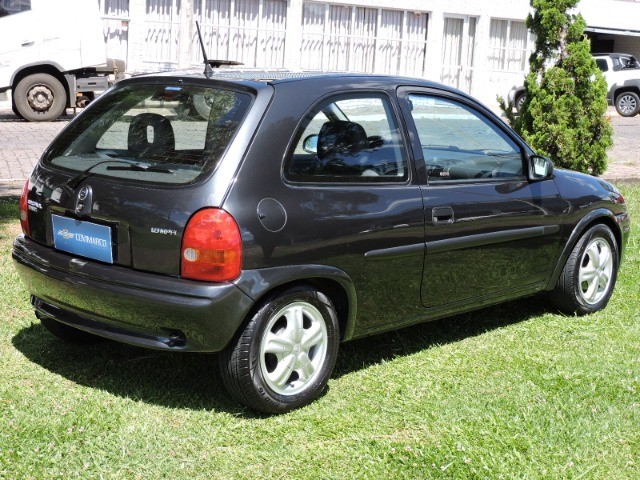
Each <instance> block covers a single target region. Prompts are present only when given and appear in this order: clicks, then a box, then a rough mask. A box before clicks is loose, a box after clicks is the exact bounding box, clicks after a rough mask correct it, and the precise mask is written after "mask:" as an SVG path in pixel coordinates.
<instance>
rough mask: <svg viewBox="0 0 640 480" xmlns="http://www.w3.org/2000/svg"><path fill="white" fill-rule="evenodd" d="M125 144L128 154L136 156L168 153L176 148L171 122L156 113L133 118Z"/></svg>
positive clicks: (142, 114)
mask: <svg viewBox="0 0 640 480" xmlns="http://www.w3.org/2000/svg"><path fill="white" fill-rule="evenodd" d="M149 127H151V128H149ZM150 134H152V135H150ZM127 143H128V146H129V152H131V153H134V154H138V155H139V154H142V153H151V154H156V155H157V154H162V153H170V152H173V151H174V150H175V146H176V141H175V136H174V134H173V127H172V126H171V122H170V121H169V119H168V118H166V117H163V116H162V115H159V114H157V113H141V114H140V115H136V116H135V117H133V120H131V124H130V125H129V136H128V138H127Z"/></svg>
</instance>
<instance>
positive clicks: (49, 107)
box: [0, 0, 124, 121]
mask: <svg viewBox="0 0 640 480" xmlns="http://www.w3.org/2000/svg"><path fill="white" fill-rule="evenodd" d="M102 31H103V28H102V20H101V17H100V11H99V9H98V5H97V2H93V3H91V2H83V1H82V0H58V1H56V2H51V1H50V0H0V96H2V94H3V92H8V91H11V92H12V108H13V111H14V112H15V113H16V114H17V115H19V116H21V117H23V118H25V119H26V120H30V121H48V120H54V119H55V118H57V117H59V116H60V115H61V114H63V113H64V111H65V109H66V108H68V107H75V106H83V103H86V102H87V101H89V100H91V99H93V97H94V96H95V95H96V92H98V91H100V90H105V89H106V88H108V86H109V74H110V73H113V66H114V63H113V62H109V65H108V62H107V58H106V45H105V40H104V37H103V34H102ZM118 65H119V67H120V69H121V71H122V70H124V63H123V62H118ZM5 95H6V93H5Z"/></svg>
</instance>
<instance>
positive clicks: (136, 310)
mask: <svg viewBox="0 0 640 480" xmlns="http://www.w3.org/2000/svg"><path fill="white" fill-rule="evenodd" d="M12 257H13V260H14V264H15V266H16V269H17V271H18V273H19V275H20V277H21V278H22V280H23V282H24V283H25V285H26V287H27V289H28V290H29V293H30V294H31V302H32V304H33V306H34V308H35V309H36V310H37V311H38V313H39V315H46V316H49V317H52V318H54V319H56V320H58V321H60V322H63V323H66V324H68V325H71V326H73V327H76V328H79V329H81V330H84V331H88V332H90V333H94V334H96V335H100V336H102V337H106V338H111V339H113V340H117V341H120V342H124V343H129V344H133V345H138V346H143V347H148V348H155V349H162V350H181V351H199V352H215V351H219V350H222V349H223V348H224V347H225V346H226V345H227V344H228V343H229V341H230V340H231V339H232V338H233V336H234V335H235V334H236V331H237V330H238V328H239V327H240V326H241V325H242V323H243V321H244V319H245V317H246V315H247V314H248V312H249V310H250V309H251V307H252V306H253V300H252V299H251V298H250V297H249V296H247V295H246V294H245V293H243V292H242V291H241V290H240V289H239V288H238V287H237V286H236V285H234V284H232V283H225V284H208V283H202V282H195V281H191V280H184V279H181V278H174V277H168V276H164V275H157V274H152V273H146V272H138V271H135V270H131V269H127V268H123V267H119V266H115V265H104V264H102V263H99V262H93V261H90V260H84V259H80V258H77V257H74V256H73V255H69V254H65V253H62V252H59V251H56V250H53V249H52V248H49V247H45V246H42V245H40V244H38V243H36V242H34V241H32V240H30V239H28V238H26V237H24V236H22V235H21V236H19V237H18V238H16V240H15V242H14V245H13V252H12Z"/></svg>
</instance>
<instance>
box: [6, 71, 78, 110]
mask: <svg viewBox="0 0 640 480" xmlns="http://www.w3.org/2000/svg"><path fill="white" fill-rule="evenodd" d="M13 99H14V102H15V106H16V109H17V110H18V112H19V115H20V116H22V118H24V119H25V120H28V121H30V122H48V121H50V120H55V119H56V118H58V117H59V116H60V115H62V113H63V112H64V111H65V108H66V106H67V92H66V91H65V89H64V86H63V85H62V83H60V82H59V81H58V79H57V78H55V77H54V76H52V75H49V74H46V73H36V74H34V75H29V76H27V77H24V78H23V79H22V80H20V82H18V86H17V87H16V88H15V90H14V91H13Z"/></svg>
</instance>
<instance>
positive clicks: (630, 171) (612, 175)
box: [0, 105, 640, 196]
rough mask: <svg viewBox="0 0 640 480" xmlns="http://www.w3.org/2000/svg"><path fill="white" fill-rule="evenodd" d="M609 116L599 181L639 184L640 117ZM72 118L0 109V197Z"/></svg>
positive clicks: (16, 190)
mask: <svg viewBox="0 0 640 480" xmlns="http://www.w3.org/2000/svg"><path fill="white" fill-rule="evenodd" d="M68 111H69V112H71V110H68ZM608 115H609V116H610V118H611V123H612V125H613V129H614V144H613V147H612V148H611V149H610V150H609V166H608V168H607V171H606V172H605V173H604V175H602V177H603V178H605V179H607V180H610V181H612V182H614V183H616V182H618V183H619V182H625V181H638V182H640V148H639V147H638V145H639V143H640V115H636V116H635V117H632V118H625V117H620V116H618V115H617V114H616V112H615V110H614V109H613V108H610V109H609V112H608ZM71 118H72V115H69V116H66V117H63V118H61V119H58V120H56V121H54V122H44V123H39V122H38V123H30V122H25V121H24V120H20V119H18V118H17V117H16V116H15V115H13V113H12V112H11V110H10V109H9V110H7V109H6V108H2V106H1V105H0V196H6V195H19V194H20V192H21V190H22V187H23V185H24V182H25V180H26V178H27V177H28V176H29V175H30V173H31V170H33V167H34V166H35V164H36V163H37V162H38V159H39V158H40V155H42V152H44V150H45V148H46V147H47V145H49V143H50V142H51V140H53V138H54V137H55V136H56V135H57V134H58V132H60V130H62V128H64V126H65V125H66V124H67V123H68V122H69V120H70V119H71Z"/></svg>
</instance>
